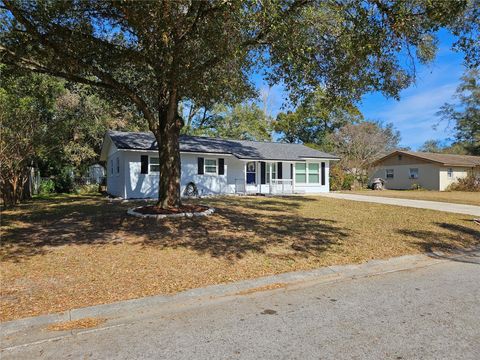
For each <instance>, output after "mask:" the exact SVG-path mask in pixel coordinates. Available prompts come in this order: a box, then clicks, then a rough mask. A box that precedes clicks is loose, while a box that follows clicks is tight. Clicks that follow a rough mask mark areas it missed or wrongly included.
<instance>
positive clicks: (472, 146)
mask: <svg viewBox="0 0 480 360" xmlns="http://www.w3.org/2000/svg"><path fill="white" fill-rule="evenodd" d="M454 98H455V99H456V100H457V102H456V103H454V104H452V103H446V104H444V105H443V106H442V107H441V109H440V111H439V112H438V115H439V116H440V117H441V118H442V119H443V120H445V121H447V123H448V124H449V125H450V124H453V130H454V131H455V134H454V143H453V145H454V146H457V147H458V146H461V147H463V148H464V149H465V151H466V152H467V153H468V154H471V155H480V70H479V69H478V68H476V69H471V70H468V71H466V72H465V74H464V75H463V76H462V78H461V82H460V85H459V86H458V87H457V90H456V92H455V96H454Z"/></svg>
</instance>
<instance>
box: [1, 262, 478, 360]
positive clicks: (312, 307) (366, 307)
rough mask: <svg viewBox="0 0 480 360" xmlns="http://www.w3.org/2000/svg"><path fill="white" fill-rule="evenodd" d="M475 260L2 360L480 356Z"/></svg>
mask: <svg viewBox="0 0 480 360" xmlns="http://www.w3.org/2000/svg"><path fill="white" fill-rule="evenodd" d="M479 260H480V258H479V257H478V254H477V255H475V256H471V257H470V258H465V259H464V260H462V261H446V262H442V263H439V264H436V265H433V266H429V267H426V268H419V269H415V270H408V271H400V272H395V273H389V274H384V275H378V276H371V277H366V278H357V279H348V280H344V281H340V282H335V283H324V284H316V285H308V284H305V286H301V287H299V288H295V289H288V288H287V289H277V290H275V291H268V292H257V293H253V294H249V295H246V296H245V295H243V296H238V297H234V298H230V299H228V300H225V301H220V302H218V301H216V302H211V303H209V302H208V301H206V302H205V303H203V304H201V305H199V306H198V307H192V308H188V309H185V310H180V311H176V312H172V313H171V314H162V315H157V316H152V317H149V318H139V319H138V320H137V321H132V322H130V323H128V324H124V325H123V326H118V327H113V328H109V329H102V330H101V331H95V330H94V331H92V332H84V333H81V334H77V335H74V336H69V337H67V338H63V339H59V340H58V341H48V342H43V343H40V344H36V345H35V344H33V345H26V346H22V347H18V348H15V349H13V350H9V351H5V352H3V353H1V356H0V357H1V358H2V359H302V360H303V359H479V358H480V261H479Z"/></svg>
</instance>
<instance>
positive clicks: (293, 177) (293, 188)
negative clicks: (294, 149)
mask: <svg viewBox="0 0 480 360" xmlns="http://www.w3.org/2000/svg"><path fill="white" fill-rule="evenodd" d="M292 164H293V166H292V174H291V175H292V194H293V193H294V192H295V163H294V162H293V163H292Z"/></svg>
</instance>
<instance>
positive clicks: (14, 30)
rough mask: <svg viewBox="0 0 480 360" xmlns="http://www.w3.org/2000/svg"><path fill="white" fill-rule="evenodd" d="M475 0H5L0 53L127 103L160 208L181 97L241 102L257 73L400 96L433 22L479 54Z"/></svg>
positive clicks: (298, 89) (301, 92)
mask: <svg viewBox="0 0 480 360" xmlns="http://www.w3.org/2000/svg"><path fill="white" fill-rule="evenodd" d="M475 3H477V0H472V1H468V0H456V1H431V0H404V1H387V0H366V1H361V2H360V1H350V0H340V1H339V0H327V1H325V0H265V1H261V2H260V1H253V0H252V1H241V0H233V1H224V0H211V1H192V0H163V1H149V2H142V3H141V4H139V3H138V2H136V1H94V0H83V1H72V2H65V1H35V2H34V1H21V0H2V5H1V14H0V16H1V18H0V22H1V25H0V44H1V45H0V56H1V61H2V62H4V63H8V64H12V65H15V66H18V67H22V68H25V69H29V70H31V71H35V72H39V73H46V74H50V75H54V76H58V77H62V78H65V79H67V80H69V81H73V82H79V83H84V84H88V85H94V86H96V87H99V88H101V89H103V90H104V91H108V92H109V93H110V94H111V95H112V96H116V97H117V98H118V99H120V100H122V101H124V102H125V103H127V102H128V103H132V104H134V105H135V106H136V107H137V108H138V110H139V111H140V112H141V113H142V115H143V117H144V118H145V121H146V123H148V126H149V128H150V130H151V131H152V132H153V133H154V134H155V136H156V138H157V141H158V143H159V144H160V146H159V156H160V177H159V206H162V207H167V206H178V205H179V204H180V187H179V179H180V155H179V143H178V139H179V134H180V130H181V128H182V126H183V119H182V117H181V116H180V114H179V108H178V104H179V102H180V101H182V100H187V99H188V100H191V101H193V102H195V103H197V104H201V105H202V106H207V107H208V106H211V105H212V104H214V103H227V104H228V103H235V102H239V101H241V100H244V99H246V98H248V97H250V96H252V95H253V94H254V92H255V91H254V90H255V89H254V87H253V84H252V83H251V82H250V81H249V75H250V74H251V73H252V72H253V71H260V72H263V74H264V77H265V78H266V79H267V80H268V81H269V83H270V84H274V83H278V82H279V81H283V83H284V84H285V86H286V88H287V90H288V91H289V93H290V95H291V99H292V100H293V101H297V100H302V99H304V98H305V97H306V96H307V95H308V94H310V93H312V92H313V91H315V90H317V89H318V88H322V89H323V90H324V91H325V94H326V95H327V96H328V97H329V98H346V99H350V100H358V99H359V98H360V96H361V95H362V94H364V93H365V92H368V91H381V92H382V93H384V94H385V95H387V96H392V97H398V95H399V92H400V90H401V89H403V88H405V87H406V86H408V85H409V84H410V83H411V82H412V81H414V79H415V67H414V63H415V59H419V60H420V61H429V60H431V59H432V58H433V57H434V55H435V48H436V38H435V32H436V31H437V30H438V29H439V28H440V27H448V28H450V29H452V30H453V31H455V34H456V35H457V36H458V39H459V41H458V44H457V46H458V47H459V48H460V49H462V50H464V51H465V52H466V54H467V56H466V61H468V62H469V63H470V64H473V63H475V62H476V63H478V57H477V56H475V55H476V54H477V53H478V44H476V43H475V42H472V41H469V39H470V38H471V36H472V35H471V34H472V33H475V31H478V24H477V23H475V19H478V17H477V18H476V17H475V16H471V17H466V16H465V15H466V14H472V13H475V11H476V10H475V9H476V8H478V7H475V6H476V5H475ZM472 4H473V5H472ZM477 5H478V4H477ZM399 55H407V56H408V58H409V59H411V61H410V65H405V64H404V62H403V61H402V60H401V57H400V56H399Z"/></svg>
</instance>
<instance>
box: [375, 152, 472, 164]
mask: <svg viewBox="0 0 480 360" xmlns="http://www.w3.org/2000/svg"><path fill="white" fill-rule="evenodd" d="M397 154H405V155H409V156H412V157H414V158H418V159H422V160H426V161H431V162H434V163H438V164H442V165H445V166H467V167H475V166H480V156H472V155H455V154H441V153H428V152H420V151H404V150H397V151H394V152H392V153H390V154H388V155H386V156H384V157H382V158H380V159H378V160H377V161H375V163H376V164H378V163H381V162H382V161H383V160H385V159H387V158H390V157H392V156H394V155H397Z"/></svg>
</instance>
